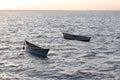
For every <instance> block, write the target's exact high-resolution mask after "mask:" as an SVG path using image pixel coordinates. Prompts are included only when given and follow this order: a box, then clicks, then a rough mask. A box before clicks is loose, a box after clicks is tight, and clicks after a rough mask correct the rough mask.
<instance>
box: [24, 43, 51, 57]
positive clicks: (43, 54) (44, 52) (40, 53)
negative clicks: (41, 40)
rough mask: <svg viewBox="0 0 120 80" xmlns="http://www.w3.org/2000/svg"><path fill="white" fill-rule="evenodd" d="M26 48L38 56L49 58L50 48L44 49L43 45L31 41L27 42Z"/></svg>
mask: <svg viewBox="0 0 120 80" xmlns="http://www.w3.org/2000/svg"><path fill="white" fill-rule="evenodd" d="M26 50H27V52H29V53H30V54H32V55H34V56H37V57H42V58H47V55H48V51H49V49H42V48H41V47H38V46H36V45H34V44H31V43H29V42H28V41H27V42H26Z"/></svg>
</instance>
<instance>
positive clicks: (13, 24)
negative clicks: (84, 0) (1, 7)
mask: <svg viewBox="0 0 120 80" xmlns="http://www.w3.org/2000/svg"><path fill="white" fill-rule="evenodd" d="M62 32H67V33H72V34H77V35H85V36H90V37H91V41H90V42H81V41H73V40H66V39H64V38H63V35H62ZM25 39H26V40H28V41H30V42H32V43H34V44H36V45H38V46H41V47H43V48H50V52H49V55H48V58H47V59H42V58H38V57H35V56H32V55H30V54H29V53H27V52H25V50H22V47H23V42H24V40H25ZM0 56H1V58H0V80H120V12H119V11H0Z"/></svg>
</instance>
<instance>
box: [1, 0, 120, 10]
mask: <svg viewBox="0 0 120 80" xmlns="http://www.w3.org/2000/svg"><path fill="white" fill-rule="evenodd" d="M0 10H120V0H0Z"/></svg>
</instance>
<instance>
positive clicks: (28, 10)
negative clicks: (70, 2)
mask: <svg viewBox="0 0 120 80" xmlns="http://www.w3.org/2000/svg"><path fill="white" fill-rule="evenodd" d="M0 11H120V10H39V9H38V10H37V9H36V10H33V9H18V10H17V9H16V10H15V9H10V10H7V9H4V10H0Z"/></svg>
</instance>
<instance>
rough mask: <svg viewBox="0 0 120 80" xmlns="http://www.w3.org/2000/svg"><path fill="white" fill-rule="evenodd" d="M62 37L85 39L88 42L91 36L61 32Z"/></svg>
mask: <svg viewBox="0 0 120 80" xmlns="http://www.w3.org/2000/svg"><path fill="white" fill-rule="evenodd" d="M63 37H64V38H65V39H69V40H78V41H85V42H89V41H90V38H91V37H86V36H79V35H73V34H68V33H63Z"/></svg>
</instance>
